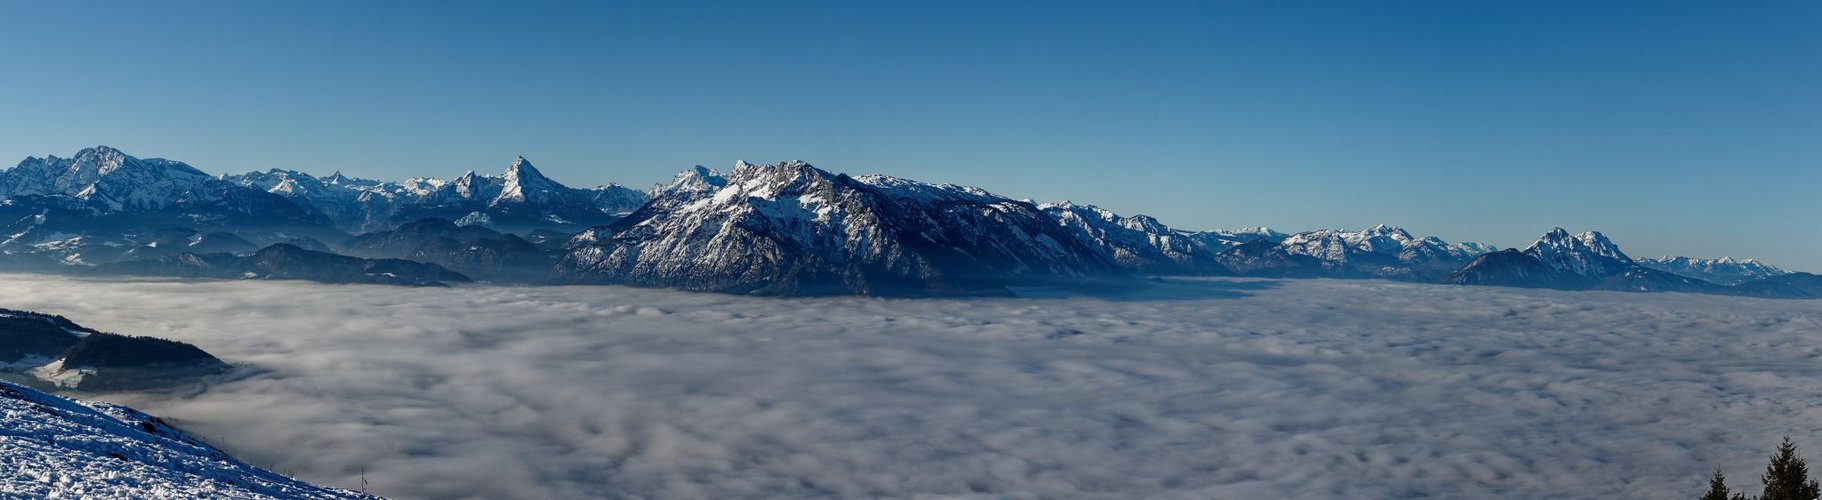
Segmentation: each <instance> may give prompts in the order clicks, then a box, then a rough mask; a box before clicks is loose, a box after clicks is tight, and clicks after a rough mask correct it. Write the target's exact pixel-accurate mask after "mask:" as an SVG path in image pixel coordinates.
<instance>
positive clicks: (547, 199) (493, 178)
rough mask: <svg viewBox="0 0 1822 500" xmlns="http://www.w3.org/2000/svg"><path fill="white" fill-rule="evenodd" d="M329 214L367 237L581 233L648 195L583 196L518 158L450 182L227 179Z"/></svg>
mask: <svg viewBox="0 0 1822 500" xmlns="http://www.w3.org/2000/svg"><path fill="white" fill-rule="evenodd" d="M222 178H223V179H225V180H227V181H229V182H234V183H237V184H240V185H243V186H247V187H252V188H257V189H262V190H265V191H267V192H270V193H272V194H276V195H279V196H284V197H286V198H287V199H290V200H292V201H293V202H296V203H298V204H301V205H306V206H310V207H313V208H314V209H316V210H318V211H321V212H322V213H325V214H328V215H329V217H330V218H331V219H333V220H334V222H335V224H336V226H337V227H339V228H341V229H343V230H346V231H352V232H368V231H375V230H384V229H391V228H393V227H397V226H398V225H400V224H404V223H408V222H411V221H416V220H420V219H425V218H443V219H449V220H459V221H462V222H463V223H465V224H469V225H482V226H487V227H491V228H494V229H499V230H504V231H529V230H535V229H556V230H563V229H567V230H569V231H572V232H573V231H578V230H581V229H582V228H586V227H590V226H593V225H599V224H605V223H607V222H611V221H612V220H614V219H616V218H618V216H619V215H621V214H625V213H627V212H631V211H633V210H634V209H637V208H638V207H639V206H640V205H641V204H643V203H644V202H645V199H646V194H645V193H644V192H641V191H638V190H635V189H630V188H626V187H623V186H619V185H616V184H608V185H605V186H600V187H596V188H592V189H578V188H571V187H568V186H564V185H563V184H561V183H559V182H557V181H555V180H552V179H550V178H549V177H546V176H544V174H543V173H542V172H539V171H538V169H537V167H535V166H533V165H532V163H531V161H529V160H526V159H525V158H524V157H519V158H517V159H515V160H513V162H512V163H511V164H509V165H507V167H506V171H505V172H504V173H501V174H499V175H480V174H476V173H475V172H473V171H469V172H467V173H465V174H463V175H462V176H460V177H457V178H455V179H452V180H445V179H438V178H434V177H417V178H411V179H406V180H404V181H401V182H382V181H375V180H369V179H356V178H351V177H346V176H344V175H342V174H341V172H336V173H335V174H332V175H330V176H328V177H312V176H310V175H308V174H302V173H298V172H292V171H282V170H271V171H267V172H251V173H246V174H239V175H228V176H223V177H222Z"/></svg>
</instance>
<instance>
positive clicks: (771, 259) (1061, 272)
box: [558, 162, 1125, 295]
mask: <svg viewBox="0 0 1822 500" xmlns="http://www.w3.org/2000/svg"><path fill="white" fill-rule="evenodd" d="M654 193H656V194H658V197H657V198H655V199H653V200H652V202H651V203H648V204H647V205H646V206H644V207H642V208H641V209H640V210H639V211H637V212H634V213H633V214H632V215H629V216H627V218H625V219H622V220H621V221H619V222H616V223H614V224H613V225H611V226H605V227H598V228H594V229H591V230H589V231H587V232H584V233H582V234H580V235H578V236H577V237H576V238H574V239H573V240H572V241H571V242H570V248H569V250H568V252H567V253H566V254H565V256H564V258H563V260H562V262H561V263H560V264H559V265H558V272H559V275H560V276H561V277H562V279H564V280H565V281H570V282H587V283H621V284H634V285H643V286H662V287H676V288H684V289H690V290H706V291H721V292H733V293H759V294H850V293H852V294H868V295H921V294H981V293H986V294H997V293H1005V291H1006V288H1005V287H1006V286H1009V285H1054V284H1079V283H1083V282H1095V281H1100V280H1106V279H1115V278H1123V277H1124V276H1125V273H1123V272H1122V271H1121V270H1120V269H1119V267H1118V266H1117V265H1116V264H1115V263H1113V262H1112V261H1110V260H1109V259H1107V258H1106V257H1105V256H1103V255H1102V254H1101V253H1100V252H1099V251H1098V250H1096V249H1094V248H1091V247H1089V246H1088V245H1085V244H1083V243H1081V242H1080V241H1078V240H1077V239H1076V238H1075V237H1074V236H1072V235H1071V234H1070V233H1069V232H1068V231H1067V230H1066V229H1065V228H1064V227H1063V226H1062V225H1060V224H1058V223H1057V222H1056V221H1055V219H1053V218H1051V217H1050V216H1049V215H1047V214H1045V213H1044V212H1043V211H1041V210H1039V209H1038V208H1037V207H1036V206H1035V205H1032V204H1031V203H1029V202H1023V201H1017V200H1012V199H1008V198H1004V197H1000V196H995V195H993V194H991V193H988V192H986V191H983V190H980V189H976V188H970V187H962V186H954V185H947V184H943V185H933V184H924V183H920V182H916V181H910V180H906V179H899V178H895V177H888V176H867V177H862V178H853V177H849V176H847V175H838V174H833V173H829V172H826V171H823V170H821V169H818V168H816V167H813V166H811V165H809V164H808V163H804V162H786V163H779V164H777V165H756V164H750V163H746V162H740V163H738V164H736V165H735V167H734V171H733V172H732V173H731V174H729V175H727V176H726V177H721V176H719V175H715V174H714V173H713V172H710V171H707V170H706V169H693V170H691V171H686V172H684V173H683V174H681V175H679V176H678V177H677V180H676V181H675V182H673V183H672V184H671V185H670V186H665V187H661V188H659V189H655V190H654Z"/></svg>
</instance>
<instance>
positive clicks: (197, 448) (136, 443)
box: [0, 382, 377, 499]
mask: <svg viewBox="0 0 1822 500" xmlns="http://www.w3.org/2000/svg"><path fill="white" fill-rule="evenodd" d="M0 467H3V468H4V469H5V471H6V472H5V473H0V496H3V497H8V498H96V499H102V498H284V499H295V498H304V499H319V498H320V499H330V498H377V497H372V496H369V495H363V494H360V493H357V492H353V491H347V490H339V489H333V488H324V487H321V486H316V485H313V484H309V483H305V482H303V481H298V480H296V479H292V478H289V477H285V476H282V475H279V474H276V473H273V472H271V471H267V470H263V469H260V468H257V467H254V466H251V465H247V464H246V463H243V462H241V461H239V460H235V459H234V458H233V457H230V456H228V455H227V454H226V453H223V452H222V451H221V450H217V449H215V448H213V447H211V446H209V445H207V444H205V443H203V442H202V441H200V440H198V439H196V438H194V437H191V436H189V435H186V434H184V433H183V432H181V431H179V430H177V429H175V428H173V427H171V426H170V425H169V424H166V423H165V422H164V421H163V420H160V419H158V418H157V417H153V416H150V415H146V414H144V413H140V412H138V411H135V410H133V409H131V408H127V407H124V406H119V405H113V404H107V403H92V402H84V401H77V400H72V399H68V398H63V397H59V396H54V395H50V394H45V393H43V392H39V391H37V390H33V389H30V388H27V387H22V386H18V385H14V384H12V383H8V382H0Z"/></svg>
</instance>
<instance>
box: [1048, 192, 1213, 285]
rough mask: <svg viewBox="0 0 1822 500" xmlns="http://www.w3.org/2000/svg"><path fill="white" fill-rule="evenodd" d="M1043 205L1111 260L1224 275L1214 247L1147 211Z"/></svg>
mask: <svg viewBox="0 0 1822 500" xmlns="http://www.w3.org/2000/svg"><path fill="white" fill-rule="evenodd" d="M1038 209H1040V210H1043V211H1044V213H1046V214H1049V215H1050V216H1051V217H1054V218H1055V219H1056V221H1057V223H1058V224H1061V225H1062V226H1063V227H1064V228H1067V229H1068V230H1069V231H1070V233H1071V234H1073V235H1075V237H1076V239H1078V240H1080V241H1082V242H1083V243H1087V244H1088V245H1089V246H1091V247H1095V248H1098V249H1100V251H1101V252H1102V253H1103V254H1104V255H1106V256H1107V258H1109V259H1111V260H1113V261H1114V262H1116V263H1118V264H1119V265H1120V267H1122V268H1125V269H1126V270H1127V271H1130V272H1133V273H1138V274H1223V273H1225V269H1223V268H1222V267H1221V265H1220V264H1219V263H1217V262H1215V252H1216V251H1215V250H1212V249H1210V248H1209V247H1208V245H1206V244H1205V243H1203V242H1201V241H1199V240H1197V239H1196V238H1195V237H1193V236H1191V235H1190V234H1188V233H1184V232H1182V231H1177V230H1174V229H1171V228H1170V226H1166V225H1164V223H1162V222H1158V219H1155V218H1152V217H1151V216H1147V215H1134V216H1131V217H1122V216H1120V215H1119V214H1116V213H1113V211H1110V210H1107V209H1103V208H1100V207H1096V206H1093V205H1078V204H1075V203H1072V202H1068V201H1065V202H1062V203H1046V204H1043V205H1038Z"/></svg>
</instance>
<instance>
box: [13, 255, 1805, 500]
mask: <svg viewBox="0 0 1822 500" xmlns="http://www.w3.org/2000/svg"><path fill="white" fill-rule="evenodd" d="M0 297H5V299H4V303H0V306H4V307H10V308H19V309H29V310H36V311H42V312H47V313H55V314H63V315H66V316H69V317H70V318H72V319H74V320H75V321H77V322H79V323H81V324H83V325H86V326H90V327H94V328H98V329H102V330H108V331H117V332H122V333H130V334H139V335H153V336H160V337H167V338H173V339H179V340H183V341H187V342H191V343H195V344H197V345H199V346H201V347H203V348H204V349H206V350H208V351H210V352H212V353H215V354H216V355H218V356H221V357H222V358H224V359H227V360H229V361H230V362H234V363H238V364H244V365H247V366H248V367H249V368H247V369H246V370H244V371H243V372H242V374H241V375H240V377H239V378H238V379H236V380H232V381H226V382H221V383H217V384H214V385H212V386H209V387H206V388H204V389H202V390H191V391H182V392H178V393H172V394H103V395H90V397H96V398H98V399H105V400H111V401H117V402H122V403H126V404H130V405H133V406H136V407H138V408H139V409H142V410H146V411H149V412H151V413H154V414H159V415H163V416H166V417H170V418H171V419H173V420H175V421H176V422H178V423H179V424H180V425H182V426H184V427H186V428H188V429H191V430H192V431H194V432H195V433H196V434H198V435H201V436H202V437H204V438H206V439H209V440H212V441H214V442H217V443H219V444H222V445H223V446H224V447H225V448H227V449H229V450H230V451H232V452H234V453H236V454H237V455H239V456H241V457H243V458H245V459H247V460H248V461H250V462H253V463H255V464H257V465H262V466H266V467H270V468H272V469H275V470H278V471H281V472H287V473H291V474H294V475H297V476H299V477H302V478H304V479H307V480H311V481H315V482H318V483H322V484H328V485H333V486H342V487H351V488H352V487H357V486H358V485H359V484H360V476H361V474H362V472H363V471H364V472H365V475H366V478H367V480H368V481H369V482H370V484H371V486H370V488H369V489H370V490H371V491H373V492H376V493H379V494H383V495H390V496H397V497H403V498H420V497H435V498H449V497H486V498H571V497H622V498H762V497H793V498H802V497H918V496H939V497H981V498H1398V497H1441V498H1616V497H1634V498H1645V497H1648V498H1674V497H1692V496H1695V495H1696V494H1698V493H1699V492H1700V490H1701V489H1702V488H1703V487H1704V486H1705V484H1706V483H1705V476H1706V475H1707V473H1709V472H1710V471H1712V470H1714V468H1715V467H1723V468H1725V469H1726V470H1727V472H1729V475H1730V476H1731V477H1732V478H1733V481H1734V484H1735V485H1749V484H1750V485H1753V486H1756V484H1754V483H1756V479H1757V473H1758V472H1759V471H1760V470H1761V469H1762V467H1763V465H1764V457H1765V455H1766V454H1768V453H1769V452H1770V451H1771V449H1772V447H1773V445H1774V444H1775V443H1776V442H1777V441H1778V439H1779V438H1780V437H1782V436H1784V435H1786V434H1788V435H1790V436H1791V437H1792V438H1793V439H1795V440H1796V441H1797V442H1798V444H1799V445H1801V446H1804V447H1805V450H1806V451H1810V454H1811V455H1812V456H1822V359H1818V355H1819V354H1822V301H1774V300H1759V299H1746V298H1733V297H1720V296H1710V295H1682V294H1650V295H1647V294H1626V293H1610V292H1554V291H1536V290H1517V289H1501V288H1475V287H1450V286H1434V285H1414V284H1399V283H1387V282H1377V281H1335V280H1292V281H1233V280H1176V281H1171V282H1168V283H1163V284H1159V285H1158V286H1157V287H1155V288H1153V289H1150V290H1146V291H1142V292H1137V293H1133V294H1129V295H1126V296H1122V297H1117V298H1112V299H1109V298H1087V297H1069V296H1050V297H1042V298H1022V299H978V300H874V299H859V298H828V299H776V298H753V297H739V296H729V295H715V294H693V293H684V292H675V291H666V290H644V289H633V288H620V287H547V288H488V287H473V288H453V289H435V288H424V289H407V288H393V287H378V286H334V285H318V284H308V283H295V282H258V281H246V282H187V283H186V282H157V281H143V282H105V281H81V280H71V279H67V278H57V277H47V276H26V275H10V276H0Z"/></svg>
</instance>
